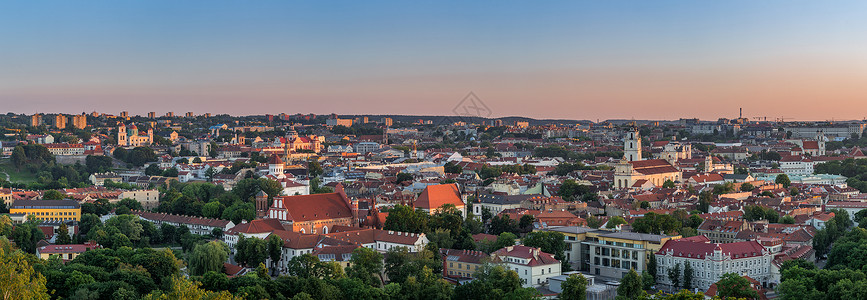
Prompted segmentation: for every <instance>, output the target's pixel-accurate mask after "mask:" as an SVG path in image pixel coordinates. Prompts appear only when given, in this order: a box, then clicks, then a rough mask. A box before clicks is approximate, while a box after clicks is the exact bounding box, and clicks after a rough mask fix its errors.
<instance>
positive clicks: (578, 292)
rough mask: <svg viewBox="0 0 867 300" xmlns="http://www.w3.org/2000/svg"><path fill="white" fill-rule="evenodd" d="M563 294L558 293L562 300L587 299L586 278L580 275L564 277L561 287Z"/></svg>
mask: <svg viewBox="0 0 867 300" xmlns="http://www.w3.org/2000/svg"><path fill="white" fill-rule="evenodd" d="M561 288H562V289H563V292H561V293H560V299H562V300H584V299H587V278H584V275H581V274H572V275H569V277H566V281H565V282H563V285H562V286H561Z"/></svg>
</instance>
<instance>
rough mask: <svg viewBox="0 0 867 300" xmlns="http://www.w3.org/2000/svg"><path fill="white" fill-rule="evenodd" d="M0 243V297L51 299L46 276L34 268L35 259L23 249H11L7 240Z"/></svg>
mask: <svg viewBox="0 0 867 300" xmlns="http://www.w3.org/2000/svg"><path fill="white" fill-rule="evenodd" d="M0 244H2V245H0V297H2V298H3V299H36V300H47V299H49V296H48V289H47V288H46V287H45V283H46V279H45V276H43V275H42V274H40V273H39V272H37V271H35V270H34V268H33V267H34V265H33V262H34V260H33V259H32V258H30V257H28V255H27V254H25V253H23V252H21V251H10V250H11V246H10V245H9V242H8V241H6V240H2V241H0Z"/></svg>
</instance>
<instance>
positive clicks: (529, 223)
mask: <svg viewBox="0 0 867 300" xmlns="http://www.w3.org/2000/svg"><path fill="white" fill-rule="evenodd" d="M533 222H536V217H534V216H533V215H530V214H527V215H523V216H521V220H520V221H519V222H518V227H520V228H521V230H523V231H524V232H530V231H532V230H533Z"/></svg>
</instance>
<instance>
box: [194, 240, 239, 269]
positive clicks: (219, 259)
mask: <svg viewBox="0 0 867 300" xmlns="http://www.w3.org/2000/svg"><path fill="white" fill-rule="evenodd" d="M228 259H229V247H228V246H226V244H224V243H223V242H220V241H210V242H208V243H205V244H199V245H196V247H195V248H193V251H192V252H191V253H190V260H189V267H190V268H189V269H190V275H197V276H200V275H204V274H205V273H207V272H221V271H222V269H223V263H225V262H226V260H228Z"/></svg>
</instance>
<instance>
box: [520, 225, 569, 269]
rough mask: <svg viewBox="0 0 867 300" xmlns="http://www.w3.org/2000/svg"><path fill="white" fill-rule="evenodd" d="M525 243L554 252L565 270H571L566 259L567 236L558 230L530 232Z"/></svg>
mask: <svg viewBox="0 0 867 300" xmlns="http://www.w3.org/2000/svg"><path fill="white" fill-rule="evenodd" d="M523 242H524V245H525V246H528V247H535V248H540V249H541V250H542V252H545V253H551V254H554V258H555V259H557V260H559V261H560V262H561V263H562V269H563V270H567V271H568V270H570V269H571V267H570V265H569V261H567V260H566V254H565V251H566V239H565V236H564V235H563V234H562V233H560V232H556V231H534V232H530V233H528V234H527V235H526V236H525V237H524V239H523Z"/></svg>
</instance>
